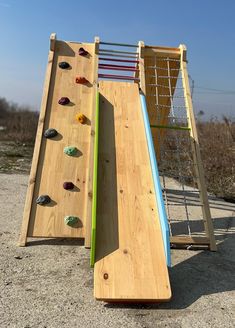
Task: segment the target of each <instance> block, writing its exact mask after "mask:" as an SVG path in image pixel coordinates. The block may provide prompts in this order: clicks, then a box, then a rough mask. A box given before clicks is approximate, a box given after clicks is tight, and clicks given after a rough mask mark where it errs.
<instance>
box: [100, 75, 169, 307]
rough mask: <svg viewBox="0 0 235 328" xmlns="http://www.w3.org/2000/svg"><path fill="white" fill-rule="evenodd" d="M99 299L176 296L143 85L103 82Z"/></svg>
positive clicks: (138, 299)
mask: <svg viewBox="0 0 235 328" xmlns="http://www.w3.org/2000/svg"><path fill="white" fill-rule="evenodd" d="M99 92H100V114H99V115H100V120H99V124H100V126H99V131H100V134H99V161H98V184H97V188H98V190H97V222H96V227H97V231H96V256H95V268H94V290H95V291H94V294H95V297H96V299H99V300H104V301H108V302H109V301H111V302H118V301H129V302H135V301H136V302H137V301H146V302H156V301H167V300H169V299H170V298H171V288H170V283H169V276H168V269H167V265H166V257H165V254H164V246H163V237H162V232H161V226H160V220H159V214H158V207H157V202H156V195H155V189H154V182H153V177H152V171H151V165H150V158H149V151H148V144H147V139H146V134H145V128H144V121H143V115H142V111H141V102H140V97H139V89H138V84H135V83H127V82H104V81H101V82H100V83H99Z"/></svg>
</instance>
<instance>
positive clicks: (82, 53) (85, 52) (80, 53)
mask: <svg viewBox="0 0 235 328" xmlns="http://www.w3.org/2000/svg"><path fill="white" fill-rule="evenodd" d="M78 54H79V55H80V56H87V55H88V51H86V50H85V49H84V48H80V49H79V50H78Z"/></svg>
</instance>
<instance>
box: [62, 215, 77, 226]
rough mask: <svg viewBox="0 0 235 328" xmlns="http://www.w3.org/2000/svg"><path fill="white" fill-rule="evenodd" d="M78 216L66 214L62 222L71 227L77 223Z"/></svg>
mask: <svg viewBox="0 0 235 328" xmlns="http://www.w3.org/2000/svg"><path fill="white" fill-rule="evenodd" d="M78 220H79V219H78V217H76V216H66V217H65V218H64V223H65V224H67V225H68V226H70V227H73V226H74V225H75V224H76V223H78Z"/></svg>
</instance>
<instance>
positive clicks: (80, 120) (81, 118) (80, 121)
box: [76, 113, 86, 124]
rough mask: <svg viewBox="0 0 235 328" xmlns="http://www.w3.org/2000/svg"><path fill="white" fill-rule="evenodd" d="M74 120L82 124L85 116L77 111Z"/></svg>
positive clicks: (84, 121)
mask: <svg viewBox="0 0 235 328" xmlns="http://www.w3.org/2000/svg"><path fill="white" fill-rule="evenodd" d="M76 120H77V121H78V122H79V123H81V124H84V123H86V116H85V115H84V114H81V113H79V114H77V115H76Z"/></svg>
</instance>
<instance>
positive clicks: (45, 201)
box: [36, 195, 51, 205]
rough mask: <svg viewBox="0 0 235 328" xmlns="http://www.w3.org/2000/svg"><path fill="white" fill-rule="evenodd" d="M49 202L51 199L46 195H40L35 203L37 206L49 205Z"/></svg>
mask: <svg viewBox="0 0 235 328" xmlns="http://www.w3.org/2000/svg"><path fill="white" fill-rule="evenodd" d="M50 201H51V199H50V197H49V196H48V195H41V196H39V197H38V198H37V199H36V203H37V204H38V205H46V204H49V203H50Z"/></svg>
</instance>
